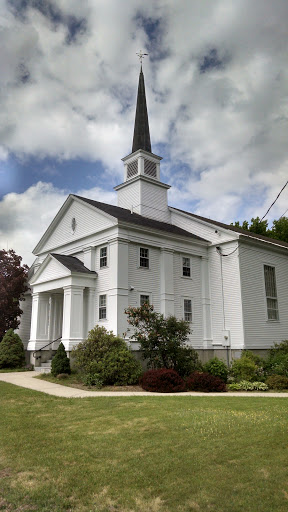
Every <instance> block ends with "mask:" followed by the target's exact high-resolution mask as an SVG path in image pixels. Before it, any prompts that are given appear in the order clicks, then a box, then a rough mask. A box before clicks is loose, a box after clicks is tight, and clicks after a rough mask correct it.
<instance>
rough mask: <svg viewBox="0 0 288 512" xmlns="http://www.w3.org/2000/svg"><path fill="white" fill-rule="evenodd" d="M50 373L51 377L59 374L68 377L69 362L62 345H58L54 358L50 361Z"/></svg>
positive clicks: (69, 371) (69, 370)
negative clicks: (64, 374)
mask: <svg viewBox="0 0 288 512" xmlns="http://www.w3.org/2000/svg"><path fill="white" fill-rule="evenodd" d="M51 373H52V375H53V377H57V375H59V374H60V373H68V375H70V373H71V368H70V361H69V358H68V357H67V354H66V350H65V348H64V345H63V343H60V345H59V347H58V349H57V352H56V354H55V356H54V357H53V359H52V364H51Z"/></svg>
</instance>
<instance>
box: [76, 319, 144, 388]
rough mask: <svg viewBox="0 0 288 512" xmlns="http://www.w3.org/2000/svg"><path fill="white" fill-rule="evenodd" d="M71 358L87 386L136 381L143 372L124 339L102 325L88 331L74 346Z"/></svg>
mask: <svg viewBox="0 0 288 512" xmlns="http://www.w3.org/2000/svg"><path fill="white" fill-rule="evenodd" d="M73 361H74V364H75V368H76V369H77V370H78V371H80V373H81V374H82V379H83V382H84V383H86V385H89V386H97V387H101V385H127V384H128V385H129V384H135V383H138V381H139V377H140V376H141V374H142V368H141V365H140V363H139V362H138V361H136V359H135V358H134V356H133V354H132V353H131V352H130V350H129V349H128V347H127V345H126V343H125V341H124V340H123V339H122V338H120V337H118V336H115V335H114V334H113V332H112V331H110V332H109V331H107V330H106V329H105V327H99V326H96V327H94V329H92V330H91V331H90V332H89V333H88V338H87V340H85V341H83V342H82V343H79V345H77V347H75V348H74V349H73Z"/></svg>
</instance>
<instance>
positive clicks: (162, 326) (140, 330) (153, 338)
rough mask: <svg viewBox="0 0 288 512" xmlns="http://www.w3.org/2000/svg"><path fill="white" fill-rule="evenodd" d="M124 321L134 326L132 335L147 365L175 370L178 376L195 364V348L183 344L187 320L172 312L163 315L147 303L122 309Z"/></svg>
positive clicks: (196, 362) (196, 364) (194, 368)
mask: <svg viewBox="0 0 288 512" xmlns="http://www.w3.org/2000/svg"><path fill="white" fill-rule="evenodd" d="M125 313H126V314H127V316H128V324H129V325H131V326H132V327H134V332H133V338H134V339H135V340H136V341H137V342H138V343H139V344H140V347H141V350H142V357H143V359H147V360H148V367H149V368H153V369H157V368H168V369H170V368H171V369H174V370H176V371H177V372H178V373H179V374H180V375H181V376H185V375H189V374H190V373H191V372H192V371H194V370H196V369H197V368H199V366H200V363H199V360H198V354H197V352H196V351H195V350H194V349H193V348H191V347H188V346H187V344H186V343H187V338H188V334H189V333H190V328H189V324H188V322H185V321H184V320H178V319H177V318H176V317H175V316H169V317H168V318H164V316H163V315H162V314H161V313H156V312H155V311H154V308H153V306H152V305H150V304H143V306H141V307H138V308H132V307H129V308H127V309H126V310H125Z"/></svg>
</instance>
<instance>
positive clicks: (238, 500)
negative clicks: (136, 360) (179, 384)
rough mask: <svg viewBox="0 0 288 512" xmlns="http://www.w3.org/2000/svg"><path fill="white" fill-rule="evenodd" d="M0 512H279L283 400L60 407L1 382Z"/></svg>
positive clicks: (108, 401)
mask: <svg viewBox="0 0 288 512" xmlns="http://www.w3.org/2000/svg"><path fill="white" fill-rule="evenodd" d="M0 408H1V410H2V413H1V414H0V439H1V443H0V477H1V478H0V496H1V497H0V510H1V511H4V510H5V511H7V512H10V511H11V512H12V511H13V512H22V511H23V512H24V511H25V512H32V511H36V512H52V511H53V512H64V511H67V512H68V511H69V512H144V511H145V512H147V511H148V512H172V511H173V512H193V511H195V512H204V511H205V512H206V511H209V512H210V511H211V512H243V511H245V512H255V510H257V512H274V511H275V512H276V511H277V512H284V511H285V512H286V511H287V507H288V487H287V483H288V467H287V441H288V436H287V426H288V425H287V423H288V420H287V409H288V402H287V401H286V399H285V398H259V397H258V398H257V397H256V398H253V397H251V398H250V397H249V398H243V397H241V398H239V397H238V398H235V397H225V398H223V397H219V398H218V397H209V396H207V397H188V396H181V397H127V398H118V397H112V398H106V397H105V398H104V397H103V398H101V397H98V398H93V397H92V398H85V399H64V398H58V397H52V396H49V395H45V394H42V393H38V392H34V391H30V390H27V389H24V388H20V387H16V386H13V385H10V384H6V383H0Z"/></svg>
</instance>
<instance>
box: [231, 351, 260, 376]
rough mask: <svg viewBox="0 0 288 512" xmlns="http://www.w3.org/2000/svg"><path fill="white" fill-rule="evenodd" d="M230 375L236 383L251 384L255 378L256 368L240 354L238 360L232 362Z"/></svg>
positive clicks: (249, 359) (250, 360)
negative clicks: (241, 381) (245, 382)
mask: <svg viewBox="0 0 288 512" xmlns="http://www.w3.org/2000/svg"><path fill="white" fill-rule="evenodd" d="M230 374H231V375H232V376H233V377H234V378H235V379H237V380H238V381H240V380H246V381H249V382H252V381H253V380H255V378H256V376H257V366H256V364H255V363H254V362H253V361H252V359H251V358H250V357H249V356H247V355H245V354H242V355H241V357H240V359H235V360H234V361H233V363H232V366H231V369H230Z"/></svg>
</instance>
